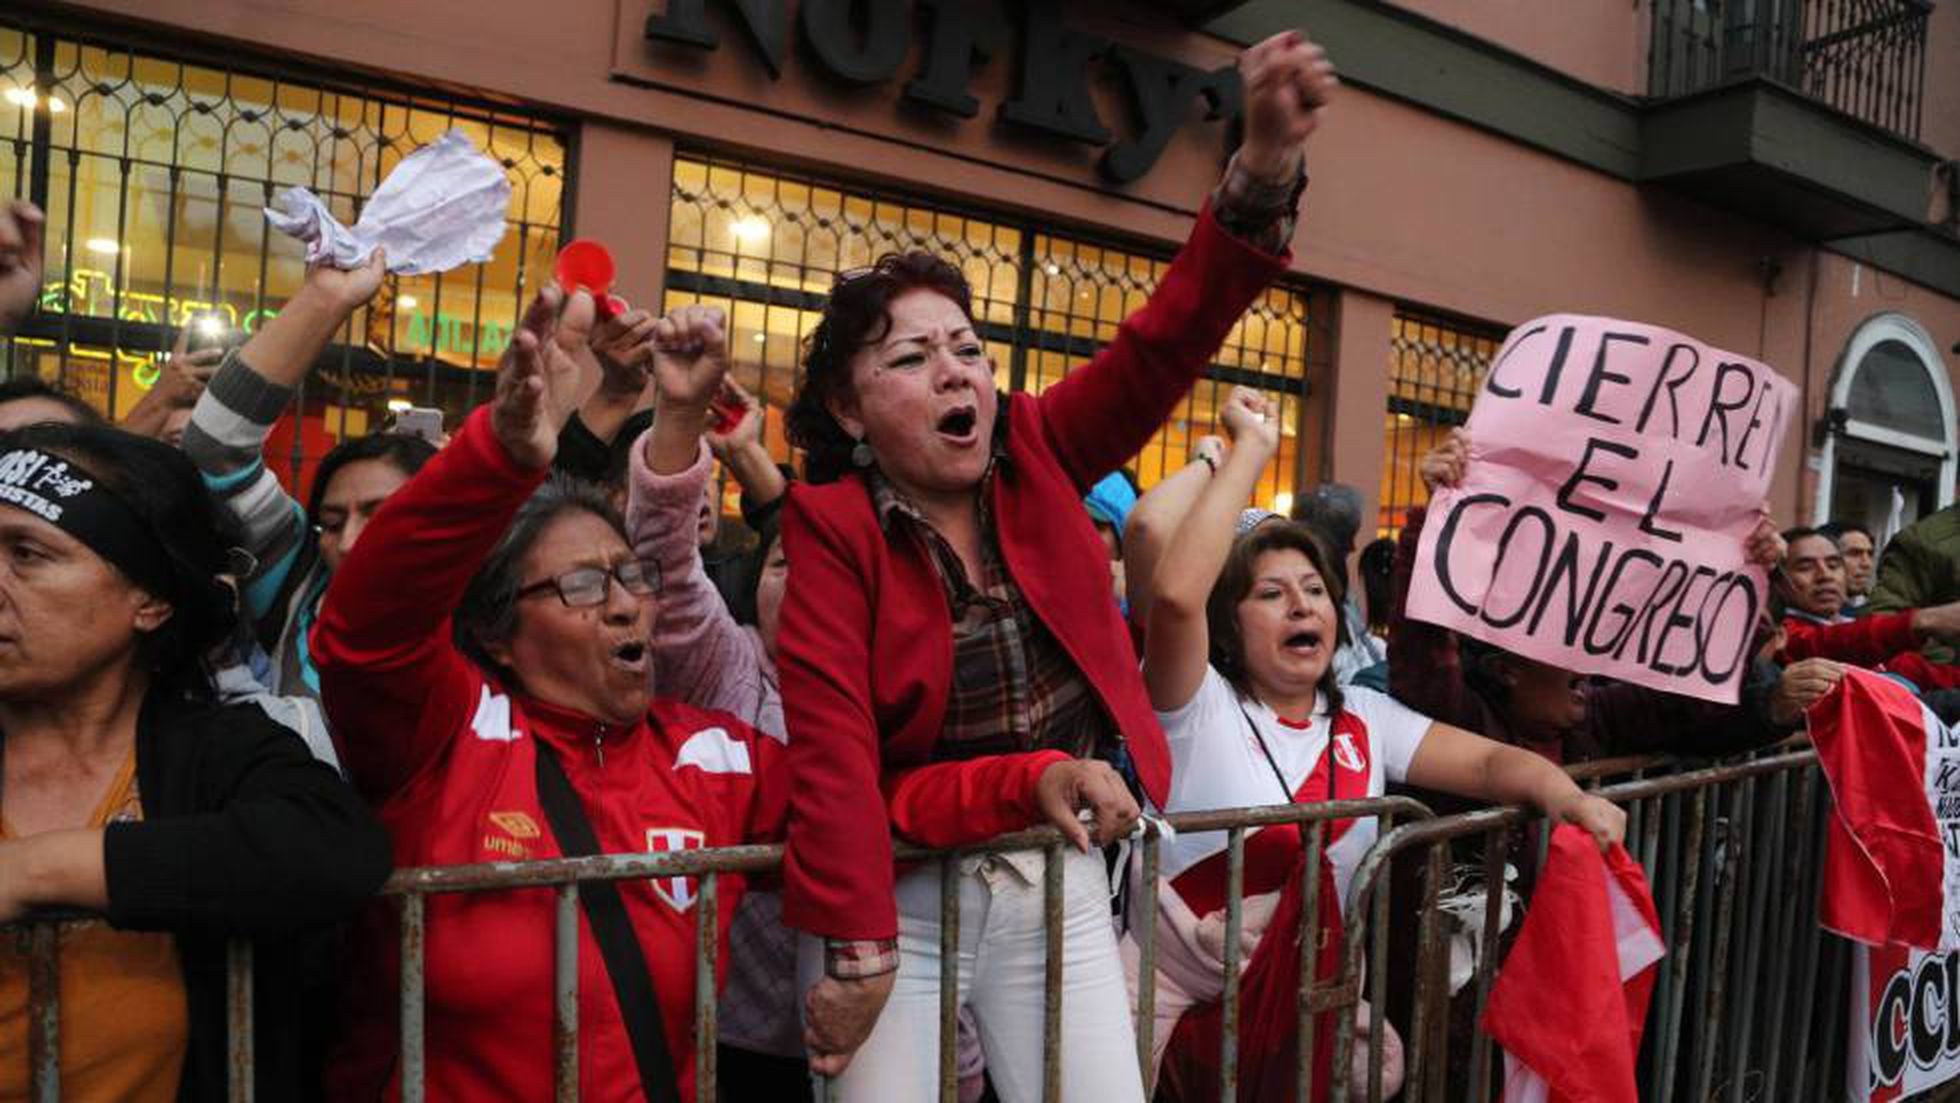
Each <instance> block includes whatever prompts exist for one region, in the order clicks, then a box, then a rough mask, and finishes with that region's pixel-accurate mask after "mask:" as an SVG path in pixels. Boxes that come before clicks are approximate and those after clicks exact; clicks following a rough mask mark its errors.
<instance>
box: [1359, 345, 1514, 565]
mask: <svg viewBox="0 0 1960 1103" xmlns="http://www.w3.org/2000/svg"><path fill="white" fill-rule="evenodd" d="M1503 341H1504V335H1503V333H1501V332H1499V331H1496V330H1490V329H1485V328H1482V327H1478V326H1473V325H1468V324H1465V323H1461V322H1453V321H1448V320H1445V319H1442V318H1438V317H1434V316H1431V315H1426V314H1417V313H1413V312H1409V311H1397V312H1396V314H1395V317H1394V319H1393V320H1392V321H1391V322H1390V323H1389V362H1388V424H1387V430H1386V431H1387V438H1388V441H1387V444H1388V446H1387V448H1386V449H1385V452H1386V456H1385V458H1384V459H1383V461H1382V485H1381V497H1380V501H1381V510H1380V514H1381V515H1380V518H1379V519H1378V521H1377V534H1378V535H1381V536H1394V535H1395V534H1396V533H1398V532H1400V531H1401V530H1402V526H1403V524H1404V523H1405V522H1406V520H1407V519H1408V515H1409V510H1410V509H1412V508H1414V507H1416V506H1419V505H1422V504H1423V503H1425V502H1427V501H1428V500H1429V492H1428V491H1427V490H1426V489H1425V488H1424V487H1423V485H1422V478H1421V477H1420V476H1419V475H1418V474H1417V465H1418V464H1420V463H1421V461H1422V457H1423V453H1425V452H1428V451H1429V450H1430V449H1431V448H1434V447H1435V446H1436V445H1437V443H1439V442H1440V441H1441V440H1442V439H1443V437H1444V436H1446V435H1447V434H1448V433H1449V431H1450V430H1451V429H1452V428H1454V427H1456V426H1458V425H1462V424H1463V423H1464V422H1465V421H1466V420H1468V419H1469V417H1470V405H1471V403H1473V402H1475V401H1476V398H1477V390H1478V388H1480V387H1482V386H1483V384H1484V375H1485V373H1486V372H1488V371H1489V370H1490V360H1491V357H1493V356H1495V355H1496V354H1497V349H1498V346H1499V345H1501V344H1502V343H1503Z"/></svg>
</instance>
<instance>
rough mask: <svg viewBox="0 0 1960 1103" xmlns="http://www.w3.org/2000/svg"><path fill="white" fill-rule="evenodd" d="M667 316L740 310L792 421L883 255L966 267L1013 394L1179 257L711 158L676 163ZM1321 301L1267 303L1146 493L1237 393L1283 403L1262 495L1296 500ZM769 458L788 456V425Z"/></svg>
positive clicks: (1057, 371)
mask: <svg viewBox="0 0 1960 1103" xmlns="http://www.w3.org/2000/svg"><path fill="white" fill-rule="evenodd" d="M668 241H669V247H668V257H667V265H668V274H667V287H668V291H667V305H668V306H669V307H674V306H679V305H682V304H685V303H691V302H711V303H717V304H720V305H722V306H723V307H724V308H726V309H728V310H729V312H730V317H731V319H732V323H731V324H732V326H733V328H734V333H733V334H732V337H733V342H734V347H735V350H736V353H735V355H736V368H735V371H736V375H737V377H738V378H739V379H740V380H741V382H742V383H743V385H744V386H747V387H750V388H751V389H752V390H756V391H758V393H760V394H763V395H764V396H766V398H767V401H768V403H769V406H770V408H771V410H772V412H774V413H775V414H780V411H782V410H783V409H784V408H785V407H786V406H787V405H788V404H789V401H790V398H791V396H792V394H793V393H794V391H795V388H796V379H797V372H798V361H799V352H800V349H801V345H802V340H803V338H804V337H805V336H806V335H807V334H808V333H809V332H810V330H811V329H812V328H814V327H815V326H816V324H817V320H818V317H819V314H818V311H819V310H820V308H821V307H822V303H823V296H824V294H825V293H826V292H828V291H829V290H830V285H831V281H832V280H833V278H834V277H835V276H836V274H837V273H838V272H840V271H845V270H848V269H851V268H854V267H858V266H862V265H867V264H870V263H872V262H873V261H875V260H876V259H877V258H878V257H879V256H881V255H883V254H885V253H889V252H894V251H900V250H905V249H926V250H930V251H932V252H935V253H938V254H940V255H942V256H945V257H947V258H949V259H950V260H952V261H953V263H955V264H957V265H958V266H959V267H960V269H961V270H962V271H963V272H964V273H965V274H966V277H967V280H968V281H969V282H970V283H971V284H972V286H973V295H974V303H973V308H974V313H975V314H976V315H977V318H976V321H977V322H978V323H979V328H980V332H981V336H982V338H983V339H984V340H985V341H986V342H987V345H988V349H989V352H990V353H991V355H992V356H993V358H994V364H995V368H996V379H997V381H998V383H999V384H1000V386H1001V388H1002V389H1004V390H1010V391H1018V390H1026V391H1035V392H1039V391H1040V390H1042V389H1043V388H1044V387H1046V386H1048V385H1049V384H1051V383H1053V382H1055V381H1056V380H1058V379H1061V378H1062V377H1063V376H1064V375H1066V374H1067V373H1068V372H1069V371H1070V370H1071V369H1072V368H1074V367H1076V366H1077V365H1080V364H1081V363H1083V362H1084V361H1085V360H1087V359H1088V358H1089V357H1091V356H1093V355H1094V354H1095V351H1096V349H1097V348H1098V347H1100V346H1101V345H1102V344H1103V343H1105V342H1107V341H1109V340H1110V339H1111V338H1113V337H1114V336H1115V334H1116V327H1117V326H1118V325H1119V324H1120V323H1121V322H1122V320H1123V319H1124V318H1125V317H1126V316H1128V315H1129V313H1130V312H1131V311H1134V310H1136V309H1137V308H1138V307H1140V306H1142V305H1143V302H1144V300H1145V299H1146V298H1148V297H1149V294H1150V291H1151V289H1152V288H1153V287H1155V286H1156V284H1157V281H1158V279H1160V278H1161V277H1162V275H1163V272H1164V269H1165V267H1166V266H1167V264H1168V260H1167V258H1165V257H1164V256H1162V255H1158V254H1153V253H1150V252H1145V251H1140V250H1133V249H1128V248H1123V247H1117V246H1112V245H1107V244H1103V243H1098V242H1093V241H1087V240H1083V239H1080V238H1075V237H1068V236H1063V235H1059V234H1052V233H1049V232H1048V230H1047V228H1046V227H1041V226H1036V225H1032V224H1029V223H1025V222H1017V221H1015V220H1011V219H1006V218H999V217H991V216H989V217H982V216H978V215H966V214H960V213H956V212H953V211H948V210H944V209H940V208H936V207H930V206H926V205H922V204H918V203H912V202H902V201H898V200H894V199H890V198H887V197H883V196H879V195H876V194H874V193H871V192H868V191H865V190H861V189H856V188H846V187H842V186H838V185H832V184H825V183H821V182H816V181H810V180H800V179H795V178H792V177H787V176H784V175H782V174H780V173H774V172H769V171H764V170H760V169H755V168H747V167H742V166H737V165H731V164H727V163H723V162H718V161H709V160H706V159H699V158H682V159H681V160H679V161H678V162H677V163H676V165H675V167H674V193H673V210H672V219H671V224H670V228H669V237H668ZM1325 316H1326V312H1325V310H1324V298H1322V297H1321V293H1319V292H1316V291H1314V290H1312V289H1308V288H1303V287H1297V286H1285V287H1279V288H1275V289H1273V290H1271V291H1269V292H1267V293H1266V294H1265V295H1264V296H1262V297H1261V299H1260V300H1259V302H1258V303H1257V304H1255V305H1254V306H1253V308H1252V309H1251V310H1250V311H1248V312H1247V313H1246V315H1245V317H1244V318H1242V319H1240V321H1239V324H1238V325H1237V326H1236V327H1234V329H1233V330H1232V332H1231V334H1230V336H1228V337H1227V338H1226V341H1225V346H1224V348H1223V349H1221V350H1220V352H1219V354H1218V356H1217V358H1216V360H1215V361H1214V362H1213V364H1212V366H1211V369H1210V371H1209V372H1207V375H1206V378H1205V379H1204V380H1203V381H1201V382H1200V383H1199V385H1198V386H1197V388H1196V389H1195V390H1194V391H1193V393H1192V395H1191V397H1190V398H1189V399H1187V400H1186V401H1185V403H1184V405H1183V406H1182V407H1181V408H1180V410H1179V411H1178V412H1177V413H1176V414H1175V415H1174V416H1173V418H1172V420H1171V421H1170V422H1169V423H1168V424H1166V425H1165V426H1164V428H1163V429H1162V430H1161V431H1160V432H1159V433H1158V434H1157V436H1156V437H1155V438H1153V439H1152V440H1151V442H1150V444H1149V445H1148V446H1147V447H1146V448H1145V449H1144V450H1143V452H1142V453H1141V455H1140V456H1139V457H1138V459H1137V462H1136V464H1135V467H1134V469H1133V470H1132V472H1131V473H1132V474H1133V475H1134V476H1135V477H1136V478H1137V480H1138V482H1139V483H1140V484H1141V485H1143V486H1145V487H1149V486H1151V485H1153V484H1154V483H1156V482H1157V480H1158V479H1160V478H1162V477H1163V476H1164V475H1166V474H1169V473H1170V472H1173V471H1176V470H1177V469H1178V468H1179V467H1181V466H1183V464H1184V462H1185V459H1186V457H1187V456H1188V455H1189V452H1190V446H1191V442H1192V441H1193V440H1195V439H1196V438H1197V437H1199V436H1202V435H1204V434H1206V433H1217V432H1221V431H1222V430H1221V429H1220V428H1219V425H1218V420H1217V408H1218V406H1219V405H1220V404H1221V403H1222V402H1223V401H1224V398H1225V395H1226V393H1227V392H1228V391H1229V390H1230V388H1231V387H1232V385H1233V384H1236V383H1244V384H1247V385H1250V386H1255V387H1259V388H1261V389H1263V390H1265V391H1266V392H1267V393H1268V395H1269V396H1270V397H1271V398H1272V399H1273V400H1274V401H1275V402H1277V403H1278V404H1279V405H1280V410H1281V425H1282V433H1283V436H1282V438H1281V445H1280V453H1279V455H1278V456H1277V457H1276V458H1275V460H1274V462H1273V464H1272V465H1271V467H1270V468H1268V470H1267V472H1266V474H1265V477H1264V479H1263V480H1262V482H1261V483H1260V486H1259V491H1258V500H1259V502H1260V503H1261V504H1264V505H1268V506H1271V507H1274V508H1278V509H1282V510H1283V509H1285V508H1287V507H1288V506H1290V505H1291V503H1292V496H1293V490H1294V486H1295V481H1296V479H1297V477H1298V475H1297V472H1298V471H1299V466H1300V463H1301V454H1300V436H1299V429H1300V421H1301V414H1302V400H1303V398H1304V396H1305V394H1306V386H1307V376H1308V369H1309V365H1310V364H1311V365H1313V366H1315V367H1316V368H1318V369H1320V370H1323V371H1324V370H1325V365H1326V364H1327V363H1328V362H1329V359H1328V353H1329V349H1328V347H1327V336H1326V332H1325V329H1324V326H1323V319H1324V318H1325ZM767 436H768V441H769V447H770V450H771V451H772V452H773V453H774V454H775V455H776V456H777V457H778V458H779V459H787V458H788V456H789V446H788V442H787V441H786V440H785V439H784V438H783V436H782V419H781V417H780V416H772V417H771V418H770V421H769V426H768V430H767Z"/></svg>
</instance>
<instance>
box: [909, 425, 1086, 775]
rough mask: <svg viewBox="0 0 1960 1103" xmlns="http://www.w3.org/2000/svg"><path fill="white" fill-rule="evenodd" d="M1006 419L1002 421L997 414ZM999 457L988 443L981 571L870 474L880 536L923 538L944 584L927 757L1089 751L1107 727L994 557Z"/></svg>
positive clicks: (1077, 676) (1069, 662)
mask: <svg viewBox="0 0 1960 1103" xmlns="http://www.w3.org/2000/svg"><path fill="white" fill-rule="evenodd" d="M1001 424H1003V425H1005V424H1006V422H1005V421H1002V422H1001ZM1001 462H1002V457H1001V456H1000V455H999V453H998V448H997V449H996V454H995V456H994V460H993V463H992V464H990V465H989V466H988V469H987V474H986V476H985V477H984V478H983V479H982V480H981V485H980V502H981V506H980V532H981V562H980V577H979V579H978V580H977V581H976V580H974V579H972V578H970V577H968V575H967V571H966V564H965V563H963V562H961V560H960V556H959V553H958V552H956V551H954V550H953V545H952V544H951V543H950V542H948V541H947V539H946V538H945V537H944V536H941V535H940V534H939V530H938V529H935V528H933V527H932V525H931V524H930V523H929V522H928V521H927V520H926V518H925V515H924V514H922V513H920V512H919V510H918V507H916V506H914V505H913V504H912V503H911V502H909V501H907V500H906V499H905V497H904V495H902V494H901V493H899V491H898V489H897V488H896V487H894V486H893V485H892V484H891V482H890V481H889V480H888V479H886V478H885V477H884V476H883V475H881V474H879V473H878V472H876V471H873V472H871V488H872V490H871V501H872V506H873V508H874V509H876V510H877V513H878V517H879V520H880V522H881V523H882V524H883V525H884V527H885V532H886V534H887V535H888V536H889V537H891V538H894V539H898V538H901V537H900V535H899V534H900V533H901V532H902V531H903V530H906V529H909V530H911V534H912V535H913V536H915V537H917V538H918V539H919V540H921V541H923V542H924V543H925V545H926V548H927V550H928V551H929V552H931V554H932V562H933V567H934V568H935V569H936V570H937V571H938V573H939V580H940V582H941V584H942V585H943V586H944V587H945V591H946V605H947V608H948V609H949V610H950V611H951V613H952V618H953V685H952V689H951V692H950V693H949V694H948V695H947V698H946V718H945V721H944V726H943V727H942V728H941V732H940V737H939V744H938V746H936V747H935V748H934V749H933V758H934V759H935V760H938V761H942V762H943V761H948V760H955V759H965V758H978V757H981V756H983V755H998V754H1016V753H1019V752H1022V751H1032V750H1058V751H1064V752H1066V753H1068V754H1070V755H1074V756H1075V757H1077V758H1081V757H1084V756H1086V755H1089V754H1092V753H1094V752H1095V750H1096V749H1097V747H1098V746H1099V745H1100V744H1101V743H1102V741H1103V740H1105V739H1108V738H1111V737H1113V736H1114V735H1115V728H1114V727H1113V726H1112V725H1111V723H1110V721H1109V717H1108V716H1107V715H1106V714H1105V713H1104V712H1103V710H1102V706H1101V705H1100V704H1099V703H1098V702H1097V701H1096V696H1095V693H1094V692H1093V691H1091V690H1090V688H1089V681H1088V679H1087V678H1084V677H1083V676H1082V672H1081V670H1079V669H1077V668H1076V665H1075V662H1074V661H1073V660H1072V659H1070V658H1069V656H1068V652H1066V651H1064V650H1062V645H1061V644H1060V643H1059V642H1057V641H1056V639H1055V637H1054V635H1053V634H1051V633H1050V632H1049V631H1048V628H1047V626H1046V625H1044V624H1042V623H1041V620H1040V618H1038V617H1036V616H1035V614H1034V610H1033V609H1032V608H1030V607H1029V605H1028V602H1027V599H1026V598H1025V597H1023V596H1022V594H1021V587H1020V586H1018V585H1016V584H1015V582H1014V579H1013V577H1012V576H1010V575H1009V574H1008V573H1007V565H1006V564H1005V563H1003V562H1002V561H1001V555H1000V545H999V542H998V541H997V540H996V539H995V537H994V526H993V515H992V510H991V509H990V508H989V506H988V504H987V503H988V497H989V496H988V493H987V490H988V487H989V486H990V485H991V484H992V482H993V479H994V470H995V468H996V467H997V466H998V465H999V464H1000V463H1001Z"/></svg>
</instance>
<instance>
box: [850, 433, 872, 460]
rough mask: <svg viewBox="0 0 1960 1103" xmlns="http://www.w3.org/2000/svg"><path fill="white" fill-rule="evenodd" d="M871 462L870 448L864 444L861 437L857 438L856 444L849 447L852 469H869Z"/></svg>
mask: <svg viewBox="0 0 1960 1103" xmlns="http://www.w3.org/2000/svg"><path fill="white" fill-rule="evenodd" d="M871 462H872V457H871V446H870V445H868V444H866V443H864V438H863V437H859V438H858V439H857V443H856V444H853V445H851V465H852V466H854V467H870V466H871Z"/></svg>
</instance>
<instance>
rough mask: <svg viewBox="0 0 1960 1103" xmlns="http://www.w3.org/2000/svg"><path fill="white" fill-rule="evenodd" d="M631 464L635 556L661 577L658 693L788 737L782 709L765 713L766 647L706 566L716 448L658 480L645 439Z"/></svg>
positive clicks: (630, 530)
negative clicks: (704, 534) (700, 536)
mask: <svg viewBox="0 0 1960 1103" xmlns="http://www.w3.org/2000/svg"><path fill="white" fill-rule="evenodd" d="M647 432H648V433H651V432H652V430H651V429H649V430H648V431H647ZM628 464H629V467H628V471H629V474H628V485H627V491H626V536H627V539H628V540H629V541H630V542H631V543H632V545H633V554H635V555H637V556H639V558H640V561H641V562H642V563H650V564H652V565H654V566H655V567H657V568H658V569H659V571H660V580H661V582H660V599H659V600H660V609H659V613H658V616H657V619H656V620H655V621H654V628H653V671H654V679H655V681H656V683H657V684H656V690H657V691H658V692H660V693H662V694H665V695H667V696H671V697H674V698H677V699H679V700H682V701H685V702H687V703H688V704H690V705H693V706H694V707H696V708H702V709H714V710H718V711H721V712H730V713H734V714H735V715H736V716H738V717H740V718H742V719H743V720H744V721H747V722H748V723H750V724H752V725H754V726H755V727H756V729H757V730H758V731H761V732H763V733H764V734H765V735H773V736H776V737H777V738H781V737H782V735H783V728H782V711H781V709H780V708H776V709H769V710H765V708H764V705H765V704H766V703H767V702H766V698H767V697H768V696H769V694H768V690H767V685H768V679H767V678H766V677H765V676H764V659H763V656H762V653H761V641H759V640H758V639H756V637H755V634H754V633H752V632H749V631H748V630H746V629H744V628H743V627H742V626H741V625H740V624H737V623H736V622H735V618H734V617H733V616H732V615H730V613H729V612H728V606H727V605H726V604H725V603H723V601H722V600H721V594H720V593H718V592H717V591H716V590H715V587H714V584H713V583H712V582H710V581H709V580H708V573H707V570H706V569H705V568H704V567H703V566H702V565H701V546H700V544H699V543H698V541H697V540H696V536H695V531H696V530H695V516H696V511H697V510H698V509H699V508H700V504H701V495H702V494H703V493H704V492H705V491H706V490H707V486H708V478H709V476H710V475H711V474H712V473H713V471H714V464H713V462H712V460H711V459H710V458H709V456H708V446H707V445H706V444H703V445H702V446H701V453H700V455H699V456H698V457H696V459H695V461H694V465H693V466H692V467H689V468H688V469H687V470H686V471H682V472H680V473H679V474H675V475H658V474H655V473H654V471H653V469H652V468H650V467H648V466H647V462H646V437H645V436H644V435H643V436H641V438H640V439H639V440H638V441H636V442H635V443H634V445H633V451H632V457H631V459H630V460H629V461H628ZM765 711H766V712H767V716H765ZM772 719H773V723H771V722H770V721H771V720H772Z"/></svg>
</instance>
